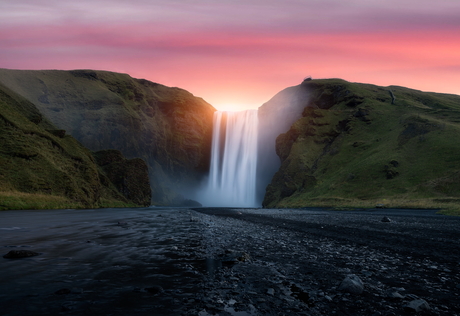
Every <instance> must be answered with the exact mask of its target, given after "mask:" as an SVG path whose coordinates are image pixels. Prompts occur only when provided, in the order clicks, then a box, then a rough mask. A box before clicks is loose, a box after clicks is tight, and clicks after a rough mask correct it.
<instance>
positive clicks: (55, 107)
mask: <svg viewBox="0 0 460 316" xmlns="http://www.w3.org/2000/svg"><path fill="white" fill-rule="evenodd" d="M0 83H2V84H3V85H4V86H6V87H8V88H9V89H10V90H12V91H14V92H15V93H17V94H18V95H20V96H22V97H24V98H25V99H27V100H28V101H29V102H31V103H33V104H34V105H35V106H36V108H37V109H38V110H39V111H40V113H41V114H42V115H43V116H44V117H46V118H47V119H49V121H50V122H51V123H52V124H54V125H55V126H56V128H58V129H61V130H65V131H66V133H67V134H69V135H72V136H73V137H74V138H75V139H76V140H78V141H79V142H80V143H82V144H83V145H84V146H85V147H87V148H88V149H90V150H92V151H100V150H110V149H116V150H119V151H120V152H121V153H122V154H123V155H124V156H125V157H127V158H136V157H138V158H141V159H143V160H144V161H145V162H146V163H147V165H148V169H149V178H150V184H151V189H152V204H155V205H180V204H183V203H184V202H188V200H187V199H186V198H187V196H184V195H185V194H186V193H184V192H187V189H189V188H193V187H196V186H197V185H198V184H199V183H200V180H201V179H202V176H203V175H204V174H206V173H207V171H208V169H209V160H210V157H209V156H210V146H211V138H212V116H213V113H214V111H215V109H214V108H213V107H212V106H211V105H210V104H208V103H206V102H205V101H204V100H202V99H201V98H197V97H195V96H193V95H192V94H191V93H189V92H187V91H185V90H183V89H179V88H170V87H166V86H163V85H161V84H157V83H153V82H150V81H147V80H143V79H134V78H132V77H130V76H129V75H127V74H120V73H113V72H107V71H94V70H73V71H60V70H43V71H37V70H35V71H32V70H30V71H29V70H9V69H0ZM112 157H116V155H115V156H113V155H112ZM107 168H108V167H106V169H107ZM112 169H113V168H112Z"/></svg>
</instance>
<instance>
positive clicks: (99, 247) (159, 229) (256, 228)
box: [0, 208, 460, 316]
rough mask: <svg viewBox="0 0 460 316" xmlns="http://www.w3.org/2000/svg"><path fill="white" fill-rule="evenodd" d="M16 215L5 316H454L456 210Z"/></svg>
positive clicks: (9, 217)
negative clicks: (443, 212) (440, 212)
mask: <svg viewBox="0 0 460 316" xmlns="http://www.w3.org/2000/svg"><path fill="white" fill-rule="evenodd" d="M21 212H27V211H15V212H9V211H8V212H2V213H0V217H1V219H2V225H1V227H0V237H1V240H3V244H2V245H0V247H3V248H2V249H3V252H4V253H3V255H6V254H7V253H9V252H10V251H13V253H15V254H20V253H30V252H33V253H34V256H30V257H25V258H21V259H14V258H1V259H2V261H0V269H1V270H0V271H2V272H1V274H0V275H1V277H2V282H1V283H0V305H1V306H2V313H4V315H49V314H55V315H57V314H59V315H83V314H89V315H91V314H92V315H94V314H97V315H152V314H153V315H183V316H186V315H187V316H188V315H200V316H208V315H221V316H228V315H232V316H245V315H372V316H390V315H392V316H393V315H411V314H416V315H460V297H459V296H460V274H459V263H460V256H459V252H458V240H459V237H460V228H459V227H460V226H459V224H460V218H456V217H448V216H441V215H435V212H434V211H429V210H419V211H417V210H412V211H409V210H377V209H376V210H367V211H355V212H350V211H334V210H326V209H305V210H300V209H298V210H288V209H286V210H284V209H283V210H278V209H270V210H267V209H213V208H202V209H194V210H192V209H156V208H144V209H111V210H87V211H84V210H78V211H76V210H74V211H71V210H67V211H35V212H30V211H29V212H28V213H27V214H22V213H21ZM61 213H62V214H61ZM16 214H17V215H16ZM24 215H28V216H30V222H28V223H24V218H25V217H24ZM53 216H54V217H53ZM384 217H386V220H383V219H384ZM51 218H54V220H52V219H51ZM59 218H60V219H59ZM21 223H22V224H23V225H21ZM26 224H27V225H26ZM23 250H24V251H23ZM35 254H36V255H35Z"/></svg>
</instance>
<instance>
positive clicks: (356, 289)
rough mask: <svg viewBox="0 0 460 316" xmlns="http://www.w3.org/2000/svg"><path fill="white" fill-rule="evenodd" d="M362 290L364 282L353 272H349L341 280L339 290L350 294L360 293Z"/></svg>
mask: <svg viewBox="0 0 460 316" xmlns="http://www.w3.org/2000/svg"><path fill="white" fill-rule="evenodd" d="M363 290H364V284H363V281H361V279H360V278H359V277H358V276H357V275H354V274H349V275H348V276H347V277H346V278H345V279H344V280H343V281H342V283H340V286H339V291H342V292H347V293H351V294H361V293H362V292H363Z"/></svg>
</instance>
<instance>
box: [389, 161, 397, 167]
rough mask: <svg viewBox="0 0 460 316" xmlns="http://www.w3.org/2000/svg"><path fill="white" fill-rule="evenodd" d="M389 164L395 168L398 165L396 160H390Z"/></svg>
mask: <svg viewBox="0 0 460 316" xmlns="http://www.w3.org/2000/svg"><path fill="white" fill-rule="evenodd" d="M390 164H391V165H392V166H393V167H395V168H397V167H398V166H399V162H398V161H397V160H392V161H390Z"/></svg>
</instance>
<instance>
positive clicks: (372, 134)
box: [263, 79, 460, 207]
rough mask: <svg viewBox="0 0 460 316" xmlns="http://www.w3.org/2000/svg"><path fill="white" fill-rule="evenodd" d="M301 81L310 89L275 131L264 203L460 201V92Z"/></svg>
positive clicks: (413, 203)
mask: <svg viewBox="0 0 460 316" xmlns="http://www.w3.org/2000/svg"><path fill="white" fill-rule="evenodd" d="M297 89H301V90H302V91H308V92H309V95H310V96H309V98H308V101H306V102H305V104H304V107H305V108H304V110H303V113H302V117H301V118H299V119H298V120H297V121H295V123H294V124H292V126H291V127H290V128H289V130H288V131H287V132H285V133H282V134H281V135H279V136H278V137H277V139H276V153H277V155H278V156H279V158H280V161H281V166H280V169H279V170H278V171H277V172H276V173H275V175H274V177H273V179H272V181H271V183H270V184H269V185H268V186H267V189H266V194H265V197H264V201H263V206H264V207H304V206H311V205H342V206H345V205H354V206H357V205H363V206H370V205H374V206H375V205H379V206H381V207H385V206H388V205H392V206H398V205H400V206H401V205H403V206H417V203H419V202H420V201H425V200H430V201H434V202H441V203H442V202H449V201H459V199H460V142H459V141H458V135H460V96H457V95H447V94H437V93H427V92H421V91H417V90H411V89H407V88H403V87H397V86H390V87H379V86H375V85H368V84H358V83H350V82H346V81H343V80H339V79H328V80H307V81H304V82H303V83H302V84H301V85H299V86H298V87H297ZM280 106H282V105H281V104H280ZM424 205H425V204H423V203H422V204H420V205H419V206H421V207H423V206H424Z"/></svg>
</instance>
